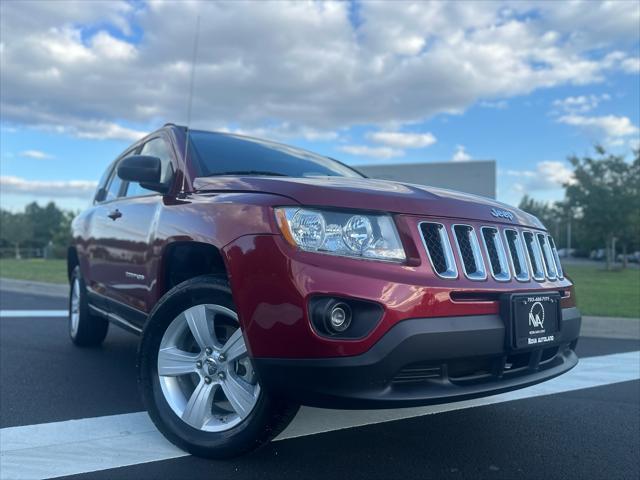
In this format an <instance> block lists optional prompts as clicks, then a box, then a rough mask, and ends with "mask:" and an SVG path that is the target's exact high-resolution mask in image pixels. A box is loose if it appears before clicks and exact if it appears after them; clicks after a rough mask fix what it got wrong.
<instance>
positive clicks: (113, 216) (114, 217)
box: [107, 208, 122, 220]
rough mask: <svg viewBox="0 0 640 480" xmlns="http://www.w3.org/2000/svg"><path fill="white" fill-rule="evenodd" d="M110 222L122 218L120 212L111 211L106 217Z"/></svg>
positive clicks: (116, 210)
mask: <svg viewBox="0 0 640 480" xmlns="http://www.w3.org/2000/svg"><path fill="white" fill-rule="evenodd" d="M107 216H108V217H109V218H110V219H111V220H117V219H118V218H120V217H121V216H122V212H121V211H120V210H118V209H117V208H116V209H115V210H111V211H110V212H109V215H107Z"/></svg>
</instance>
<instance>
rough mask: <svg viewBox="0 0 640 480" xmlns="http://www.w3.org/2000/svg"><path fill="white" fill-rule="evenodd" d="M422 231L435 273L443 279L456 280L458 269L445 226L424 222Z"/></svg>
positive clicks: (421, 227) (421, 225) (421, 226)
mask: <svg viewBox="0 0 640 480" xmlns="http://www.w3.org/2000/svg"><path fill="white" fill-rule="evenodd" d="M420 231H421V233H422V241H423V242H424V246H425V248H426V249H427V253H428V255H429V260H430V261H431V266H432V267H433V269H434V271H435V272H436V273H437V274H438V275H439V276H441V277H442V278H456V277H457V276H458V269H457V268H456V262H455V260H454V257H453V251H452V249H451V243H450V242H449V236H448V235H447V230H446V229H445V227H444V225H442V224H441V223H431V222H422V223H421V224H420Z"/></svg>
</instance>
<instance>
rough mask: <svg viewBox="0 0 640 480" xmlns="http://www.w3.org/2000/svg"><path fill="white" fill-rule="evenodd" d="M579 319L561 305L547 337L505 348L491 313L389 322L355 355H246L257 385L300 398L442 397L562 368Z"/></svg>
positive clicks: (464, 395) (355, 404)
mask: <svg viewBox="0 0 640 480" xmlns="http://www.w3.org/2000/svg"><path fill="white" fill-rule="evenodd" d="M580 323H581V317H580V313H579V311H578V310H577V309H576V308H564V309H563V310H562V322H561V327H560V333H559V335H558V338H557V340H556V341H555V342H554V343H553V344H548V345H545V346H544V347H543V348H537V349H530V350H526V351H523V352H518V353H510V352H508V351H507V350H506V348H505V325H504V322H503V320H502V319H501V317H500V316H499V315H477V316H459V317H438V318H428V319H425V318H413V319H408V320H404V321H402V322H399V323H397V324H396V325H394V326H393V327H392V328H391V329H389V330H388V331H387V333H386V334H385V335H384V336H383V337H382V338H381V339H380V340H379V341H378V342H377V343H376V344H375V345H374V346H373V347H372V348H371V349H369V350H368V351H367V352H365V353H363V354H360V355H355V356H348V357H334V358H322V359H319V358H314V359H279V358H254V366H255V369H256V371H257V374H258V377H259V379H260V382H261V385H263V388H265V389H266V390H267V391H270V392H271V393H273V394H276V395H281V396H285V397H287V398H290V399H292V400H295V401H297V402H300V403H301V404H304V405H312V406H318V407H328V408H358V409H360V408H393V407H401V406H403V407H404V406H406V407H408V406H419V405H430V404H437V403H448V402H452V401H460V400H466V399H470V398H474V397H481V396H487V395H493V394H497V393H501V392H506V391H509V390H515V389H518V388H522V387H526V386H529V385H533V384H536V383H540V382H542V381H545V380H548V379H550V378H553V377H556V376H558V375H561V374H562V373H564V372H566V371H568V370H570V369H571V368H573V367H574V366H575V365H576V364H577V363H578V357H577V356H576V354H575V351H574V350H575V347H576V343H577V339H578V335H579V331H580Z"/></svg>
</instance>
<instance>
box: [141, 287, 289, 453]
mask: <svg viewBox="0 0 640 480" xmlns="http://www.w3.org/2000/svg"><path fill="white" fill-rule="evenodd" d="M203 303H209V304H217V305H221V306H224V307H226V308H229V309H231V310H233V311H236V308H235V305H234V304H233V299H232V296H231V289H230V288H229V286H228V283H227V282H226V280H225V279H221V278H218V277H215V276H205V277H197V278H195V279H192V280H188V281H186V282H184V283H182V284H180V285H178V286H177V287H175V288H174V289H173V290H171V291H170V292H168V293H167V294H166V295H165V297H163V299H162V300H161V301H160V302H159V303H158V305H157V306H156V307H155V308H154V309H153V311H152V312H151V314H150V315H149V319H148V320H147V323H146V325H145V328H144V331H143V336H142V341H141V342H140V348H139V352H138V383H139V387H140V391H141V395H142V398H143V402H144V404H145V407H146V409H147V411H148V412H149V415H150V417H151V419H152V420H153V422H154V423H155V424H156V426H157V427H158V429H159V430H160V431H161V432H162V433H163V434H164V435H165V436H166V437H167V438H168V439H169V440H170V441H171V442H173V443H174V444H175V445H177V446H179V447H180V448H182V449H184V450H187V451H188V452H191V453H193V454H195V455H199V456H204V457H210V458H225V457H229V456H234V455H239V454H241V453H244V452H247V451H250V450H253V449H254V448H256V447H258V446H259V445H261V444H262V443H264V442H265V441H268V440H269V439H270V438H271V436H272V435H271V433H272V432H271V431H270V430H272V427H271V421H272V417H273V414H274V409H276V410H277V404H278V403H279V402H277V401H274V400H273V399H271V398H270V397H269V396H267V395H266V394H265V392H264V389H261V392H260V396H259V398H258V401H257V403H256V405H255V407H254V409H253V410H252V411H251V413H250V414H249V415H248V416H247V417H246V418H245V419H244V420H243V421H242V422H241V423H239V424H238V425H236V426H235V427H233V428H231V429H229V430H227V431H223V432H203V431H201V430H198V429H195V428H193V427H191V426H190V425H188V424H187V423H185V422H184V421H183V420H182V419H180V418H179V417H178V416H177V415H176V414H175V413H174V412H173V410H172V409H171V407H170V406H169V404H168V403H167V401H166V399H165V398H164V394H163V392H162V389H161V386H160V381H159V377H158V366H157V360H158V351H159V348H160V342H161V340H162V336H163V335H164V332H165V330H166V329H167V327H168V326H169V324H170V323H171V322H172V321H173V320H174V319H175V318H176V317H177V316H178V315H179V314H180V313H182V312H184V311H185V310H187V309H188V308H190V307H192V306H194V305H199V304H203Z"/></svg>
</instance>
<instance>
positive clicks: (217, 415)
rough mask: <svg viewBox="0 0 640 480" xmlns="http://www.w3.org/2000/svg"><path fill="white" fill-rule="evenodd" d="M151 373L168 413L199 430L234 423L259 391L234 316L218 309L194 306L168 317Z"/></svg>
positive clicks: (215, 429) (225, 427)
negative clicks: (171, 318) (168, 408)
mask: <svg viewBox="0 0 640 480" xmlns="http://www.w3.org/2000/svg"><path fill="white" fill-rule="evenodd" d="M216 326H217V327H218V332H216ZM216 333H217V334H218V335H220V337H218V336H217V335H216ZM223 336H224V338H227V340H226V341H225V342H224V344H223V343H222V341H221V340H220V338H222V337H223ZM196 345H197V347H196ZM193 350H198V352H197V353H193ZM157 372H158V373H157V375H158V377H157V378H158V380H159V383H160V388H161V389H162V394H163V395H164V398H165V400H166V401H167V403H168V404H169V406H170V407H171V409H172V410H173V412H174V413H175V414H176V415H177V417H178V418H181V419H182V421H184V422H185V423H187V424H188V425H190V426H192V427H193V428H196V429H198V430H201V431H204V432H223V431H228V430H229V429H231V428H233V427H234V426H236V425H238V424H239V423H240V422H242V421H243V420H244V419H245V418H247V416H248V415H249V414H250V413H251V411H252V410H253V409H254V407H255V406H256V403H257V401H258V398H259V395H260V391H261V390H260V384H259V383H257V382H256V381H255V379H256V377H255V374H254V372H253V368H252V367H251V363H250V360H249V357H248V352H247V346H246V344H245V341H244V337H243V335H242V331H241V330H240V328H239V322H238V315H237V314H236V312H234V311H233V310H231V309H230V308H228V307H225V306H223V305H217V304H210V303H207V304H202V305H195V306H193V307H191V308H189V309H187V310H185V311H183V312H182V313H180V314H178V315H177V316H176V317H175V318H174V319H173V321H172V322H171V323H170V324H169V325H168V326H167V328H166V330H165V332H164V334H163V336H162V340H161V342H160V347H159V348H158V357H157ZM196 383H197V384H196Z"/></svg>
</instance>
